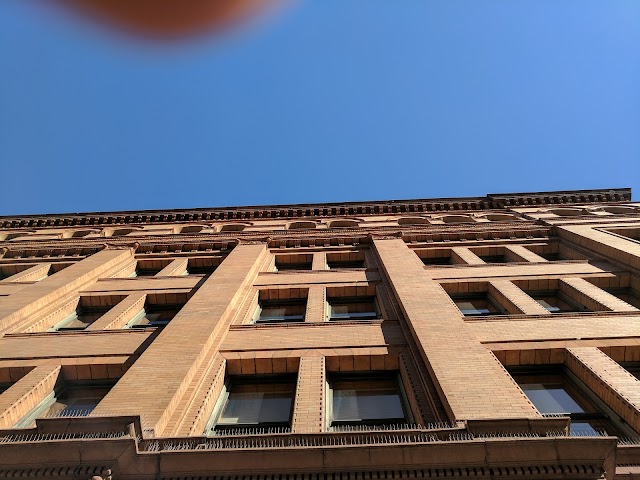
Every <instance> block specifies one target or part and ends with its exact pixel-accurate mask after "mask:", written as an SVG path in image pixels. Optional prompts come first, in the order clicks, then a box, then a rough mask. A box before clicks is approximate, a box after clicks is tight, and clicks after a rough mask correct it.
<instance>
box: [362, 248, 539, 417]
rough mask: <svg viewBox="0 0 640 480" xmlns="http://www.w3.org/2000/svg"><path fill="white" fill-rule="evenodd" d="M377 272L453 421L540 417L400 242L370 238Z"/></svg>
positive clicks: (417, 260) (445, 295) (458, 312)
mask: <svg viewBox="0 0 640 480" xmlns="http://www.w3.org/2000/svg"><path fill="white" fill-rule="evenodd" d="M373 244H374V247H375V250H376V252H377V254H378V257H379V259H380V263H381V265H382V268H383V270H384V272H385V274H386V276H387V278H388V279H389V283H390V284H391V286H392V289H393V291H394V293H395V295H396V298H397V300H398V302H399V304H400V307H401V309H402V312H403V313H404V317H405V319H406V321H407V325H408V327H409V329H410V331H411V333H412V334H413V337H414V339H415V342H416V344H417V346H418V349H419V350H420V353H421V355H422V356H423V359H424V361H425V363H426V364H427V366H428V367H430V370H431V373H432V375H433V377H434V382H435V383H436V385H437V386H438V387H439V390H440V391H441V399H442V401H443V403H444V404H445V407H446V408H447V411H448V413H449V415H450V417H451V418H452V419H454V420H473V419H507V418H512V419H513V418H540V417H541V415H540V414H539V413H538V412H537V410H536V409H535V408H534V407H533V405H532V404H531V403H530V402H529V400H528V399H527V397H526V396H525V394H524V393H523V392H522V390H520V389H519V388H518V386H517V385H516V384H515V382H514V381H513V379H512V378H511V377H510V376H509V374H508V373H507V372H506V370H505V369H504V367H503V366H502V365H501V364H500V362H499V361H498V360H497V358H496V357H495V356H494V355H493V354H492V353H491V352H490V351H489V350H487V349H486V348H484V347H483V346H482V345H481V344H480V343H479V342H478V340H477V339H476V338H475V337H474V336H473V334H472V333H471V332H470V331H469V330H468V329H467V327H466V325H465V323H464V321H463V317H462V314H461V313H460V311H459V310H458V309H457V308H456V306H455V304H454V303H453V302H452V301H451V299H450V298H449V296H448V295H447V293H446V292H445V291H444V290H443V289H442V287H441V286H440V285H439V284H438V283H437V282H435V281H434V280H433V279H432V278H431V277H430V276H429V273H428V270H426V269H424V268H423V267H422V262H420V259H419V258H418V256H417V255H416V254H415V253H414V252H413V251H411V250H410V249H409V248H408V247H407V245H406V244H405V243H404V242H403V241H402V240H400V239H374V240H373Z"/></svg>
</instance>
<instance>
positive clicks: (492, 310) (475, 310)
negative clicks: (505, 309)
mask: <svg viewBox="0 0 640 480" xmlns="http://www.w3.org/2000/svg"><path fill="white" fill-rule="evenodd" d="M454 302H455V304H456V306H457V307H458V308H459V309H460V311H461V312H462V314H463V315H465V316H474V315H495V314H500V313H502V312H501V311H500V310H498V309H497V308H496V306H495V305H494V304H493V303H492V302H491V301H490V300H489V299H488V298H486V297H485V298H461V299H457V300H454Z"/></svg>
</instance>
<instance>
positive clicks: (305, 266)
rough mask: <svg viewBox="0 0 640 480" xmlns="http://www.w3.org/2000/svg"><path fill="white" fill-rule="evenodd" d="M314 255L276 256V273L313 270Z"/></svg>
mask: <svg viewBox="0 0 640 480" xmlns="http://www.w3.org/2000/svg"><path fill="white" fill-rule="evenodd" d="M312 264H313V255H311V254H305V255H276V261H275V271H276V272H287V271H295V270H311V269H312Z"/></svg>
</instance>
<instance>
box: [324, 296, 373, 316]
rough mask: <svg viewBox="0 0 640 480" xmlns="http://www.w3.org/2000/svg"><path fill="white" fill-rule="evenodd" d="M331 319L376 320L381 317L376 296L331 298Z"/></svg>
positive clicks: (329, 310) (329, 311) (329, 302)
mask: <svg viewBox="0 0 640 480" xmlns="http://www.w3.org/2000/svg"><path fill="white" fill-rule="evenodd" d="M327 303H328V304H329V308H328V313H329V320H331V321H339V320H376V319H378V318H380V314H379V313H378V306H377V303H376V299H375V297H355V298H350V297H337V298H329V299H328V300H327Z"/></svg>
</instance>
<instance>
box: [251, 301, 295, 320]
mask: <svg viewBox="0 0 640 480" xmlns="http://www.w3.org/2000/svg"><path fill="white" fill-rule="evenodd" d="M306 310H307V301H306V299H295V300H261V301H260V302H259V305H258V310H257V312H256V319H255V322H256V323H292V322H304V315H305V312H306Z"/></svg>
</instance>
